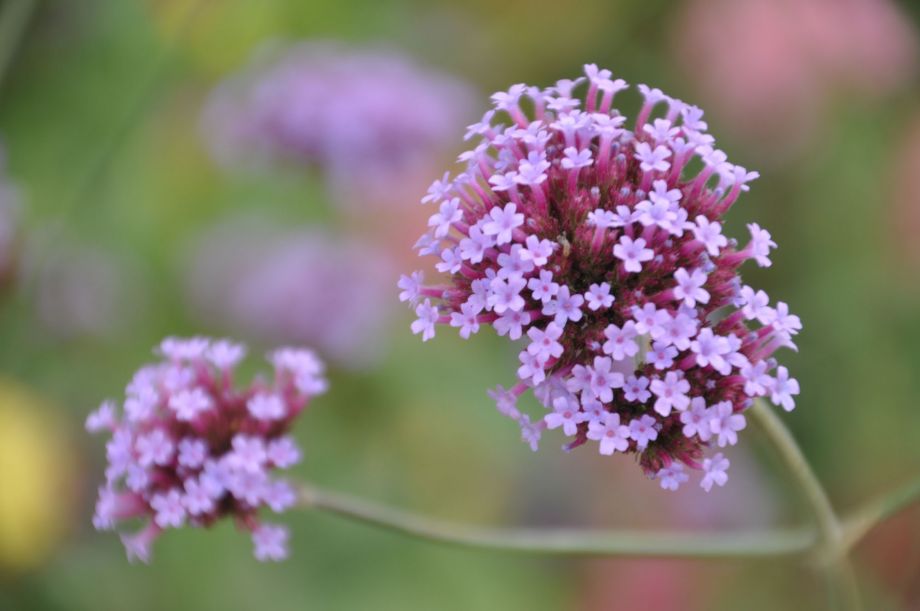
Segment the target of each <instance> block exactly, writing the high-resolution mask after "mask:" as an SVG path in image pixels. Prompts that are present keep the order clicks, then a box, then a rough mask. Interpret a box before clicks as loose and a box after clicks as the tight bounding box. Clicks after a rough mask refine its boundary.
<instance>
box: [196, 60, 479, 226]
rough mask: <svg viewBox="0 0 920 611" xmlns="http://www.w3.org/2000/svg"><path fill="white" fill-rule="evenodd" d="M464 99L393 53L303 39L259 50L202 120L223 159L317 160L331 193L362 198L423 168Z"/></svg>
mask: <svg viewBox="0 0 920 611" xmlns="http://www.w3.org/2000/svg"><path fill="white" fill-rule="evenodd" d="M471 99H472V95H471V89H470V87H469V86H468V85H467V84H465V83H463V82H462V81H460V80H458V79H455V78H452V77H449V76H447V75H444V74H441V73H437V72H434V71H432V70H427V69H425V68H423V67H421V66H419V65H418V64H417V63H416V62H414V61H412V60H411V59H410V58H408V57H406V56H404V55H401V54H398V53H388V52H384V51H382V50H379V49H378V50H359V49H348V48H346V47H344V46H342V45H337V44H333V43H329V42H325V43H322V42H319V43H302V44H297V45H293V46H290V47H288V48H283V49H280V50H278V51H275V52H266V50H265V49H262V50H260V52H258V53H257V54H256V57H255V61H254V62H253V63H252V65H251V66H249V67H248V68H246V69H244V70H242V71H241V72H240V73H239V74H236V75H233V76H231V77H230V78H229V79H227V80H226V81H225V82H223V83H221V84H220V85H219V86H218V87H217V88H216V89H215V90H214V92H213V94H212V95H211V98H210V100H209V101H208V104H207V105H206V107H205V110H204V113H203V118H202V127H203V131H204V135H205V137H206V138H207V140H208V143H209V144H210V148H211V150H212V151H213V155H214V157H215V158H216V159H217V160H218V161H220V162H221V163H223V164H224V165H228V166H230V167H233V168H238V167H240V166H250V165H259V164H265V163H273V162H282V163H284V162H287V163H289V164H294V165H299V166H310V167H315V168H319V169H320V170H321V171H322V172H323V174H324V177H325V178H326V180H327V182H328V183H329V184H330V186H331V187H332V188H333V189H334V190H335V191H336V192H337V194H339V195H346V196H347V197H339V198H337V199H338V200H340V201H343V202H346V203H353V204H354V203H359V202H360V203H362V204H366V203H367V202H374V201H377V200H379V199H380V197H379V195H377V193H378V192H386V191H391V190H392V189H393V188H397V187H398V186H399V183H401V182H405V180H406V179H410V180H411V179H413V178H414V176H415V175H416V174H418V173H419V172H421V171H423V168H424V169H426V170H427V168H428V167H429V163H430V158H431V156H432V153H434V154H443V152H445V151H446V150H447V145H448V144H449V142H450V139H451V138H452V137H453V135H454V134H456V133H458V132H460V131H462V129H463V124H464V123H465V121H466V120H467V118H468V113H469V109H470V107H471V104H470V101H471ZM471 129H472V130H474V131H475V130H477V129H486V127H485V126H471ZM441 188H442V187H441V185H440V184H439V183H438V182H436V183H435V184H433V185H432V187H431V194H430V197H432V198H437V199H440V197H439V193H440V189H441ZM445 220H446V219H445Z"/></svg>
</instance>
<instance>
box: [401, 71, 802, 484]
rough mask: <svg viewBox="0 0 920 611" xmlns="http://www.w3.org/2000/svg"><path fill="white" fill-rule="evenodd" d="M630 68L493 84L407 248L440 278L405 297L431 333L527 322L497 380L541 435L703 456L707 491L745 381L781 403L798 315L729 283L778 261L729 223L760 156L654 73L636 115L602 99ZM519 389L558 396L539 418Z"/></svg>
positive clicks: (657, 469) (717, 476)
mask: <svg viewBox="0 0 920 611" xmlns="http://www.w3.org/2000/svg"><path fill="white" fill-rule="evenodd" d="M627 87H628V86H627V84H626V83H625V82H624V81H623V80H620V79H613V78H612V75H611V73H610V72H609V71H608V70H602V69H599V68H598V67H597V66H595V65H587V66H585V77H584V78H579V79H576V80H562V81H559V82H557V83H556V85H555V86H552V87H549V88H547V89H539V88H537V87H530V86H526V85H522V84H519V85H514V86H512V87H511V88H510V89H509V90H508V91H506V92H499V93H496V94H495V95H493V96H492V101H493V103H494V108H493V109H492V110H489V111H488V112H487V113H486V114H485V116H484V117H483V119H482V121H480V122H479V123H476V124H474V125H471V126H470V127H469V131H468V132H467V139H471V138H477V139H478V143H477V144H476V146H475V148H473V149H472V150H470V151H468V152H466V153H463V154H462V155H461V156H460V160H461V161H463V162H466V170H465V171H464V172H462V173H460V174H459V175H458V176H456V177H455V178H453V179H451V178H450V177H449V175H447V174H445V176H444V177H443V178H442V179H441V180H437V181H435V182H434V184H432V186H431V188H430V190H429V192H428V194H427V195H426V196H425V197H424V198H423V200H422V202H423V203H430V204H433V205H435V206H437V208H438V210H437V212H435V213H434V214H433V215H432V216H431V219H430V221H429V226H430V229H429V231H428V232H427V233H426V234H425V235H423V236H422V238H421V240H419V242H418V244H417V245H416V248H417V249H418V250H419V252H420V254H421V255H423V256H434V257H437V258H438V262H437V264H436V267H437V269H438V271H440V272H442V273H443V274H445V275H446V278H445V281H444V282H441V283H438V284H432V285H426V284H425V283H424V279H423V274H422V272H415V273H413V274H411V275H409V276H403V277H402V278H401V280H400V282H399V286H400V288H401V289H402V292H401V294H400V299H401V300H403V301H408V302H409V303H410V304H412V306H413V307H414V308H415V313H416V315H417V317H418V318H417V320H416V321H415V322H413V323H412V331H413V332H414V333H416V334H421V335H422V339H423V340H429V339H431V338H432V337H434V335H435V327H436V325H438V324H442V325H449V326H451V327H455V328H457V329H458V331H459V333H460V336H461V337H463V338H468V337H469V336H470V335H472V334H473V333H476V332H478V331H479V330H480V328H481V327H482V326H492V327H493V328H494V329H495V331H496V332H497V333H498V334H499V335H501V336H506V337H508V338H509V339H510V340H515V341H516V340H521V341H522V344H521V348H522V349H521V351H520V355H519V361H520V363H519V367H518V370H517V382H516V383H515V384H513V385H512V386H511V387H510V388H509V389H505V388H503V387H502V386H498V387H497V388H495V389H494V390H493V391H491V392H490V395H491V396H492V397H493V399H494V400H495V401H496V404H497V407H498V409H499V411H500V412H501V413H503V414H505V415H506V416H508V417H510V418H512V419H514V420H516V421H517V422H518V423H519V425H520V427H521V432H522V436H523V439H524V440H525V441H526V442H528V443H529V444H530V445H531V446H532V447H533V449H535V450H536V448H537V443H538V441H539V439H540V437H541V434H542V432H543V431H544V430H545V429H557V428H561V429H562V431H563V433H564V434H565V435H567V436H568V437H570V441H569V442H568V443H567V444H566V445H565V446H564V448H565V449H566V450H570V449H572V448H575V447H578V446H580V445H583V444H585V443H587V442H589V441H592V442H596V443H597V446H596V447H597V448H598V450H599V452H600V453H601V454H614V453H627V454H637V455H638V461H639V463H640V465H641V466H642V468H643V469H644V470H645V472H646V473H647V474H649V475H650V476H652V477H654V478H656V479H657V480H658V481H659V482H660V485H661V486H662V487H663V488H665V489H677V488H678V487H679V486H680V484H681V483H683V482H685V481H686V480H687V479H688V475H687V473H686V472H685V466H687V467H690V468H694V469H700V470H702V471H703V477H702V481H701V482H700V484H701V486H702V487H703V488H704V489H706V490H709V489H710V488H711V487H712V486H713V485H719V486H721V485H723V484H724V483H725V482H726V480H727V474H726V470H727V468H728V466H729V463H728V459H726V458H725V457H724V456H723V455H722V453H721V452H719V453H715V454H714V455H707V450H708V449H710V448H714V447H718V448H724V447H726V446H730V445H734V444H735V443H736V442H737V439H738V432H739V431H740V430H741V429H743V428H744V427H745V417H744V414H743V412H744V410H745V409H747V408H748V407H749V406H750V405H751V404H752V399H754V398H755V397H761V396H765V397H769V398H770V399H771V400H772V401H773V402H774V403H776V404H777V405H781V406H782V407H783V408H784V409H786V410H791V409H792V408H793V406H794V403H793V396H794V395H796V394H798V391H799V388H798V384H797V382H796V381H795V380H794V379H792V378H791V377H789V372H788V371H787V369H786V368H785V367H782V366H778V365H777V363H776V361H775V360H774V359H773V357H772V355H773V353H774V352H775V351H776V350H777V349H779V348H781V347H784V346H789V347H794V344H793V342H792V336H793V335H795V334H796V333H797V332H798V331H799V330H800V328H801V323H800V321H799V319H798V318H797V317H796V316H794V315H792V314H790V312H789V309H788V307H787V305H786V304H785V303H782V302H780V303H777V304H776V305H775V306H771V305H769V298H768V296H767V294H766V293H765V292H763V291H758V290H755V289H753V288H751V287H749V286H745V285H744V284H742V282H741V278H740V276H739V273H738V268H739V267H740V266H741V264H742V263H744V262H745V261H747V260H749V259H753V260H754V261H755V262H756V263H757V264H758V265H760V266H769V265H770V258H769V255H770V250H771V249H773V248H774V247H775V246H776V245H775V243H774V242H773V241H772V239H771V238H770V234H769V233H768V232H767V231H766V230H764V229H762V228H761V227H759V226H758V225H756V224H750V225H748V229H749V232H750V239H749V240H747V242H746V243H745V244H744V245H743V246H742V245H739V244H738V243H737V242H736V241H735V240H734V239H730V238H728V237H727V236H725V235H723V234H722V224H721V218H722V216H723V215H724V214H725V213H726V212H727V211H728V210H729V208H731V206H732V205H733V204H734V203H735V201H736V200H737V198H738V196H739V195H740V194H741V192H742V191H746V190H747V189H748V186H747V185H748V183H749V182H750V181H751V180H753V179H755V178H756V177H757V173H756V172H748V171H747V170H745V169H744V168H742V167H740V166H737V165H733V164H730V163H729V162H728V160H727V158H726V155H725V154H724V153H723V152H722V151H720V150H718V149H716V148H715V141H714V139H713V137H712V136H710V135H709V134H708V133H707V131H706V130H707V125H706V123H705V122H704V121H703V113H702V111H701V110H700V109H699V108H697V107H695V106H691V105H688V104H685V103H683V102H681V101H680V100H677V99H674V98H671V97H669V96H667V95H665V94H664V93H662V92H661V91H660V90H658V89H652V88H649V87H647V86H645V85H640V86H639V91H640V92H641V93H642V96H643V98H644V103H643V104H642V107H641V109H640V110H639V113H638V116H637V118H636V120H635V123H634V126H633V127H628V126H627V119H626V117H625V116H623V115H622V114H620V112H619V111H617V110H616V109H615V108H614V106H613V101H614V96H615V95H616V94H617V93H619V92H621V91H623V90H624V89H627ZM576 90H579V91H582V90H584V91H585V93H584V96H583V97H581V96H576V95H575V93H574V92H575V91H576ZM502 121H504V123H503V122H502ZM528 389H532V390H533V394H534V395H535V396H536V398H537V399H538V400H539V402H540V403H541V404H542V405H543V406H544V407H545V408H547V409H549V410H550V411H549V413H547V414H546V415H544V416H542V417H541V418H539V419H537V420H536V421H531V419H530V417H529V416H528V415H526V414H524V413H522V412H521V411H520V410H519V409H518V400H519V397H520V396H521V395H522V394H524V393H525V392H526V391H527V390H528Z"/></svg>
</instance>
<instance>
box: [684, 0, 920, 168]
mask: <svg viewBox="0 0 920 611" xmlns="http://www.w3.org/2000/svg"><path fill="white" fill-rule="evenodd" d="M676 29H677V31H676V37H675V38H676V40H677V45H676V56H677V58H678V59H679V60H680V61H681V62H682V63H683V66H684V69H685V71H686V73H687V74H688V75H689V77H690V78H691V79H692V80H693V81H694V82H695V83H698V84H699V85H700V87H701V89H702V90H703V92H704V94H705V95H706V96H707V97H708V99H707V103H708V104H711V105H713V106H715V107H716V108H717V109H718V111H719V115H720V117H725V118H726V119H727V120H729V121H731V124H732V127H733V128H734V129H735V130H736V131H738V132H740V133H741V134H744V135H747V136H748V137H751V138H757V143H758V146H760V147H761V149H762V148H763V145H764V144H765V143H769V144H771V145H772V146H773V147H774V148H777V149H779V151H780V152H783V151H789V150H790V149H792V148H795V147H797V146H801V145H802V144H804V143H805V142H806V141H807V140H808V138H809V136H810V135H811V134H812V133H813V132H814V130H815V128H816V127H817V125H816V124H817V122H818V120H819V118H820V115H821V113H822V111H823V110H824V108H825V106H826V104H827V101H828V99H827V98H828V97H829V96H830V95H832V94H834V93H838V92H842V93H859V94H863V95H871V96H881V95H885V94H887V93H889V92H891V91H892V90H895V89H897V88H898V87H900V86H902V85H904V84H905V83H906V82H907V81H908V80H909V79H911V77H912V76H913V75H914V74H915V70H916V67H917V59H918V41H917V33H916V31H915V30H914V28H913V27H912V26H911V22H910V19H909V18H908V17H907V16H906V15H904V14H903V13H902V12H901V10H900V9H899V8H898V7H897V5H896V3H895V2H892V1H890V0H692V1H691V2H689V3H688V4H687V5H686V8H685V10H684V11H683V12H682V13H681V14H680V16H679V18H678V21H677V23H676ZM752 118H756V120H752Z"/></svg>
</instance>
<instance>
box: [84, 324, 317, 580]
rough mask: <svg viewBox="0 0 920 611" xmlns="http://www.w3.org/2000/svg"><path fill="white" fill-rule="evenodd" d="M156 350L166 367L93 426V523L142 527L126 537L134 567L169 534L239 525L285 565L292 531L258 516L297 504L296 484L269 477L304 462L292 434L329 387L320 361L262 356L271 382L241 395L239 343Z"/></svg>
mask: <svg viewBox="0 0 920 611" xmlns="http://www.w3.org/2000/svg"><path fill="white" fill-rule="evenodd" d="M157 354H158V356H160V357H161V360H159V361H158V362H156V363H153V364H149V365H145V366H143V367H141V368H140V369H139V370H138V371H137V373H135V374H134V377H133V379H132V380H131V382H130V383H129V384H128V386H127V389H126V391H125V394H126V395H127V396H126V398H125V401H124V403H123V409H121V410H119V408H118V403H116V402H115V401H105V402H104V403H103V404H102V405H101V406H100V407H99V409H97V410H96V411H95V412H93V413H91V414H90V415H89V417H87V419H86V429H87V430H88V431H90V432H91V433H110V434H111V439H110V440H109V441H108V442H107V443H106V458H107V459H108V464H107V466H106V470H105V484H104V485H103V486H102V487H100V489H99V498H98V501H97V503H96V512H95V515H94V516H93V525H94V526H95V527H96V529H97V530H115V529H116V528H118V527H119V526H121V525H122V522H123V521H125V520H133V519H136V518H141V519H144V520H147V522H146V524H145V525H144V527H142V529H141V530H139V531H137V532H136V533H135V534H133V535H122V542H123V543H124V545H125V549H126V551H127V553H128V558H129V560H132V561H133V560H141V561H143V562H149V561H150V557H151V546H152V544H153V541H154V540H155V539H156V538H157V537H158V536H159V535H160V533H161V532H162V531H163V530H165V529H168V528H181V527H182V526H183V525H185V524H186V523H187V524H189V525H191V526H194V527H208V526H211V525H212V524H214V523H215V522H217V521H218V520H220V519H222V518H233V519H234V520H235V521H236V523H237V524H238V525H239V526H241V527H243V528H244V529H245V530H248V531H249V532H251V533H252V541H253V545H254V548H255V550H254V553H255V556H256V558H257V559H258V560H260V561H263V562H265V561H269V560H274V561H277V560H283V559H285V558H286V557H287V554H288V552H287V540H288V531H287V529H286V528H285V527H283V526H277V525H272V524H266V523H264V522H262V521H261V519H260V517H259V510H260V509H262V508H266V509H271V510H272V511H274V512H275V513H282V512H284V511H285V510H287V509H289V508H291V507H292V506H293V505H294V504H295V503H296V500H297V495H296V494H297V493H296V490H295V489H294V487H293V486H292V485H291V484H290V483H289V482H287V481H286V480H283V479H276V478H274V477H273V476H274V475H275V473H276V472H277V471H279V470H283V469H287V468H289V467H291V466H293V465H295V464H297V463H298V462H299V461H300V457H301V452H300V449H299V448H298V447H297V444H296V443H295V442H294V440H293V439H292V438H291V437H290V436H289V435H288V434H287V433H288V431H289V430H290V428H291V426H292V425H293V423H294V420H295V419H296V418H297V416H298V415H300V413H301V412H302V411H303V410H304V409H305V408H306V407H307V405H308V404H309V402H310V400H311V399H312V398H313V397H314V396H316V395H318V394H322V393H324V392H325V391H326V388H327V385H328V384H327V382H326V378H325V375H324V371H325V367H324V365H323V363H322V362H321V361H320V360H319V359H318V358H317V357H316V355H314V354H313V352H311V351H310V350H305V349H297V348H279V349H278V350H275V351H274V352H271V353H269V354H268V355H267V359H268V361H269V362H270V363H271V364H272V366H273V370H274V371H273V375H272V376H271V378H270V380H271V381H267V380H266V379H265V378H263V377H257V378H256V379H255V380H254V381H253V382H252V383H250V384H248V385H246V386H245V387H243V388H237V387H236V385H235V380H234V377H235V376H234V371H235V369H236V366H237V365H238V364H239V363H240V361H242V360H243V358H244V357H245V355H246V347H245V346H244V345H242V344H237V343H234V342H231V341H228V340H217V341H212V340H210V339H208V338H205V337H192V338H176V337H168V338H166V339H164V340H163V342H162V343H161V344H160V347H159V349H158V350H157ZM268 403H272V404H274V407H273V409H272V410H270V411H269V412H267V411H266V410H265V409H264V407H265V405H266V404H268ZM275 408H276V409H275ZM119 412H121V413H119Z"/></svg>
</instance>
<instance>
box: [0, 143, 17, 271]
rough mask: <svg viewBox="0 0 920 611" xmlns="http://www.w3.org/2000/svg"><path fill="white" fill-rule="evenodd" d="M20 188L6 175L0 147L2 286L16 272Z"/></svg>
mask: <svg viewBox="0 0 920 611" xmlns="http://www.w3.org/2000/svg"><path fill="white" fill-rule="evenodd" d="M20 205H21V203H20V193H19V189H18V188H17V187H16V185H14V184H13V183H12V182H11V181H10V179H9V177H8V176H7V175H6V159H5V154H4V151H3V149H2V148H0V287H2V285H3V284H5V283H6V281H7V280H8V279H9V278H11V277H12V276H13V275H14V273H15V268H16V258H17V253H16V247H17V234H18V226H19V208H20Z"/></svg>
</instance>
